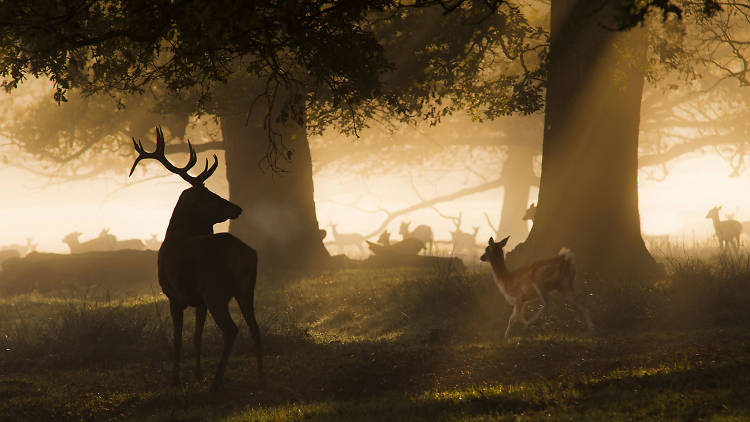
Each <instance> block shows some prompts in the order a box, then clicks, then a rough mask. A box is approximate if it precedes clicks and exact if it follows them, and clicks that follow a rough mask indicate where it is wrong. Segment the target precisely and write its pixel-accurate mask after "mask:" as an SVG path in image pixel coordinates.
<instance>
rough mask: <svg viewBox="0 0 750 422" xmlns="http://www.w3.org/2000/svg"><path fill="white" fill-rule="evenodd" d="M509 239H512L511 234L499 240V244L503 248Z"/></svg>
mask: <svg viewBox="0 0 750 422" xmlns="http://www.w3.org/2000/svg"><path fill="white" fill-rule="evenodd" d="M508 239H510V236H508V237H506V238H505V239H503V240H501V241H500V242H498V245H500V247H501V248H502V247H503V246H505V244H506V243H508Z"/></svg>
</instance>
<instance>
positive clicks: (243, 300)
mask: <svg viewBox="0 0 750 422" xmlns="http://www.w3.org/2000/svg"><path fill="white" fill-rule="evenodd" d="M133 144H134V145H135V150H136V151H137V152H138V157H137V158H136V159H135V162H134V163H133V167H132V168H131V169H130V174H131V175H132V174H133V171H134V170H135V167H136V166H137V165H138V163H139V162H140V161H141V160H143V159H149V158H151V159H154V160H157V161H159V162H160V163H161V164H162V165H163V166H164V167H166V168H167V170H169V171H171V172H172V173H174V174H177V175H179V176H180V177H182V178H183V179H184V180H185V181H186V182H188V183H190V184H191V185H192V187H190V188H188V189H185V190H184V191H183V192H182V194H181V195H180V199H179V200H178V201H177V205H175V207H174V211H173V212H172V218H171V219H170V220H169V226H168V227H167V233H166V234H165V235H164V240H163V241H162V244H161V247H160V248H159V254H158V274H159V284H160V285H161V288H162V291H163V292H164V294H165V295H167V297H168V298H169V309H170V312H171V314H172V322H173V326H174V366H173V368H172V382H173V384H175V385H176V384H178V383H179V381H180V348H181V347H182V317H183V312H184V311H185V308H187V307H188V306H195V308H196V311H195V336H194V343H195V377H196V378H197V379H201V378H203V375H202V372H201V362H200V356H201V355H200V349H201V337H202V333H203V324H204V323H205V321H206V309H208V311H210V312H211V316H213V318H214V321H216V324H217V325H218V326H219V328H220V329H221V332H222V335H223V338H224V350H223V351H222V354H221V360H220V361H219V366H218V368H217V369H216V375H215V376H214V380H213V383H212V384H211V390H212V391H216V390H218V388H219V387H220V385H221V383H222V380H223V378H224V369H225V368H226V366H227V360H228V359H229V354H230V352H231V350H232V345H233V344H234V340H235V338H236V337H237V325H235V323H234V321H233V320H232V317H231V315H230V314H229V308H228V306H229V300H230V299H232V298H234V299H235V300H236V301H237V303H238V304H239V305H240V310H241V311H242V316H243V317H244V318H245V321H246V322H247V325H248V327H249V328H250V333H251V334H252V336H253V340H254V341H255V353H256V359H257V365H258V377H259V378H260V381H261V383H262V384H264V383H265V378H264V375H263V360H262V349H261V341H260V329H259V328H258V323H257V322H256V320H255V313H254V304H253V296H254V290H255V279H256V275H257V269H258V255H257V253H256V252H255V250H253V248H251V247H250V246H248V245H246V244H245V243H244V242H242V241H241V240H240V239H238V238H236V237H234V236H233V235H231V234H229V233H218V234H214V232H213V226H214V224H217V223H221V222H223V221H226V220H229V219H234V218H237V217H238V216H239V215H240V213H241V212H242V209H241V208H240V207H238V206H237V205H235V204H233V203H231V202H229V201H227V200H226V199H224V198H222V197H220V196H218V195H216V194H215V193H213V192H211V191H210V190H208V189H207V188H206V187H205V186H204V185H203V183H204V182H205V181H206V179H208V178H209V177H210V176H211V175H212V174H213V172H214V171H215V170H216V167H217V166H218V160H217V158H216V155H214V163H213V165H212V166H211V167H210V168H209V167H208V160H206V167H205V169H204V170H203V171H202V172H201V173H200V174H199V175H198V176H191V175H190V174H188V170H189V169H190V168H192V167H193V166H194V165H195V162H196V154H195V151H194V150H193V147H192V145H190V141H188V149H189V152H190V158H189V160H188V163H187V165H185V167H182V168H180V167H176V166H174V165H173V164H172V163H170V162H169V160H167V158H166V156H165V155H164V134H163V133H162V131H161V129H159V128H157V129H156V150H155V151H154V152H150V153H149V152H146V151H144V149H143V145H142V144H141V143H140V142H136V141H135V139H133Z"/></svg>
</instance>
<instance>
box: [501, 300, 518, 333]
mask: <svg viewBox="0 0 750 422" xmlns="http://www.w3.org/2000/svg"><path fill="white" fill-rule="evenodd" d="M520 310H521V306H519V305H513V312H511V314H510V318H508V327H507V328H506V329H505V337H504V339H505V340H508V336H509V335H510V327H511V326H512V325H513V324H514V323H515V322H516V321H518V316H519V315H520Z"/></svg>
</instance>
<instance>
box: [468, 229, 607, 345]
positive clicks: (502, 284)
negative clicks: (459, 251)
mask: <svg viewBox="0 0 750 422" xmlns="http://www.w3.org/2000/svg"><path fill="white" fill-rule="evenodd" d="M508 238H510V236H508V237H506V238H505V239H503V240H501V241H499V242H495V241H494V240H493V239H492V238H491V237H490V240H489V244H488V245H487V248H486V249H485V250H484V254H483V255H482V257H481V258H479V259H480V260H481V261H483V262H489V263H490V265H491V266H492V278H493V279H494V280H495V284H497V287H498V289H500V293H502V294H503V296H505V300H507V301H508V303H509V304H510V305H511V306H513V312H512V313H511V314H510V319H509V320H508V327H507V328H506V329H505V339H506V340H507V339H508V335H509V334H510V327H511V326H512V325H513V324H514V323H516V322H517V321H520V322H521V323H522V324H523V325H525V326H527V327H528V326H529V324H531V323H533V322H534V321H536V320H537V318H539V316H540V315H541V313H542V311H543V310H544V306H545V305H546V304H547V296H548V295H549V293H550V292H552V291H554V290H557V291H559V292H560V294H562V295H563V297H564V298H565V300H567V301H568V302H570V304H572V305H573V306H574V307H575V308H576V309H577V310H578V311H579V312H580V313H581V316H582V317H583V319H584V321H585V322H586V327H587V328H588V329H589V330H593V329H594V324H593V323H592V322H591V317H590V315H589V311H588V310H587V309H586V308H584V307H583V305H581V304H580V303H578V302H577V301H576V299H575V296H574V294H573V279H575V276H576V270H575V262H574V257H573V252H572V251H571V250H570V249H568V248H562V249H560V253H559V255H558V256H557V257H555V258H550V259H545V260H542V261H537V262H535V263H533V264H531V265H529V266H526V267H522V268H519V269H517V270H514V271H508V268H507V267H506V266H505V255H504V253H503V247H504V246H505V244H506V243H508ZM536 299H539V300H541V301H542V309H540V310H539V311H537V313H536V314H534V316H533V317H531V319H529V320H527V319H526V317H524V315H523V312H524V307H525V306H526V304H527V303H528V302H531V301H533V300H536Z"/></svg>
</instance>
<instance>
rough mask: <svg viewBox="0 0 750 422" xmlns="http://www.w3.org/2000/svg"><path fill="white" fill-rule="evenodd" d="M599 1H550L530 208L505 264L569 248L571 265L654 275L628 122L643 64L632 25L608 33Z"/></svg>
mask: <svg viewBox="0 0 750 422" xmlns="http://www.w3.org/2000/svg"><path fill="white" fill-rule="evenodd" d="M613 3H615V2H607V3H606V6H604V7H602V6H601V5H600V2H591V1H588V0H555V1H553V2H552V11H551V13H552V22H551V29H552V38H551V46H550V75H549V83H548V89H547V105H546V115H545V125H544V141H543V152H542V154H543V155H542V157H543V161H542V175H541V180H540V187H539V204H538V209H537V212H536V219H535V221H534V226H533V228H532V230H531V233H530V234H529V237H528V239H527V241H526V242H525V243H524V244H522V245H519V247H517V248H516V250H514V251H513V253H511V254H510V255H511V256H510V257H509V258H510V261H511V263H512V264H514V265H521V264H525V263H528V262H531V261H533V260H536V259H539V258H541V257H545V256H550V255H553V254H556V253H557V251H558V250H559V249H560V248H561V247H564V246H565V247H569V248H571V249H572V250H573V251H574V252H575V254H576V259H577V263H578V266H579V269H581V270H583V271H591V272H598V273H600V274H604V275H608V276H633V275H642V274H646V273H651V272H653V271H654V270H655V269H656V265H655V262H654V260H653V258H652V257H651V256H650V255H649V253H648V251H647V250H646V248H645V246H644V243H643V240H642V239H641V233H640V216H639V213H638V183H637V176H638V174H637V173H638V126H639V122H640V104H641V95H642V90H643V83H644V72H645V65H646V37H645V33H644V30H643V29H642V28H635V29H633V30H630V31H624V32H620V31H612V30H608V29H605V28H604V27H603V26H609V27H612V26H615V23H614V21H613V19H612V16H613V15H614V9H613V6H612V4H613Z"/></svg>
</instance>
